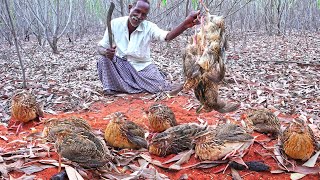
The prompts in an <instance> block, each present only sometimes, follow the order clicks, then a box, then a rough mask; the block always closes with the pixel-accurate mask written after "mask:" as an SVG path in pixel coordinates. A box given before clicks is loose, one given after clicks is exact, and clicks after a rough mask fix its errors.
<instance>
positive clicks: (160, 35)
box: [151, 23, 169, 41]
mask: <svg viewBox="0 0 320 180" xmlns="http://www.w3.org/2000/svg"><path fill="white" fill-rule="evenodd" d="M151 33H152V39H154V40H157V41H165V39H166V36H167V34H168V33H169V31H165V30H162V29H160V28H159V27H158V26H157V25H156V24H154V23H151Z"/></svg>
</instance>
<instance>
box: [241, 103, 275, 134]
mask: <svg viewBox="0 0 320 180" xmlns="http://www.w3.org/2000/svg"><path fill="white" fill-rule="evenodd" d="M247 121H248V124H249V125H252V126H253V127H252V128H253V130H255V131H257V132H260V133H266V134H271V138H272V139H276V138H277V137H278V135H279V133H280V122H279V119H278V117H277V116H275V115H274V114H273V113H272V112H270V111H269V110H267V109H259V110H254V111H252V112H250V113H249V114H248V116H247Z"/></svg>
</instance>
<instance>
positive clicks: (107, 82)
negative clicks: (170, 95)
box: [97, 0, 199, 94]
mask: <svg viewBox="0 0 320 180" xmlns="http://www.w3.org/2000/svg"><path fill="white" fill-rule="evenodd" d="M149 10H150V2H149V1H148V0H135V1H134V3H133V4H132V5H129V16H125V17H119V18H116V19H113V20H112V21H111V30H112V35H113V47H110V45H109V43H108V38H109V37H108V29H106V31H105V34H104V36H103V39H102V40H101V41H99V43H98V53H99V54H100V55H101V57H100V58H99V60H98V62H97V68H98V74H99V78H100V81H101V82H102V85H103V90H104V92H105V94H116V93H141V92H149V93H157V92H161V91H167V90H170V89H171V87H170V84H169V83H168V82H166V80H165V78H164V76H163V75H162V74H161V73H160V71H159V70H158V69H157V67H156V65H154V64H153V63H152V60H151V57H150V43H151V41H152V40H158V41H170V40H172V39H174V38H175V37H177V36H178V35H180V34H181V33H182V32H183V31H185V30H186V29H188V28H190V27H193V26H194V25H195V24H197V23H199V21H198V18H197V17H198V15H199V11H197V12H191V13H190V15H189V16H188V17H187V18H186V19H185V20H184V21H183V22H182V23H181V24H180V25H178V26H177V27H175V28H174V29H173V30H172V31H170V32H169V31H165V30H162V29H160V28H159V27H158V26H157V25H156V24H154V23H152V22H150V21H147V20H146V18H147V16H148V13H149Z"/></svg>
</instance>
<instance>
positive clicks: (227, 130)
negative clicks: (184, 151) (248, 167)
mask: <svg viewBox="0 0 320 180" xmlns="http://www.w3.org/2000/svg"><path fill="white" fill-rule="evenodd" d="M253 142H254V139H253V137H252V136H251V135H250V134H247V133H246V131H245V130H243V129H242V128H241V127H240V126H238V125H235V124H224V125H220V126H218V127H217V128H216V132H214V131H211V133H207V134H204V135H202V136H199V137H198V138H197V139H196V140H195V144H196V146H195V153H196V157H198V158H199V159H200V160H209V161H215V160H219V159H226V158H229V157H234V156H236V157H240V158H241V157H243V156H244V154H245V153H246V151H247V150H248V148H249V147H250V146H251V145H252V144H253Z"/></svg>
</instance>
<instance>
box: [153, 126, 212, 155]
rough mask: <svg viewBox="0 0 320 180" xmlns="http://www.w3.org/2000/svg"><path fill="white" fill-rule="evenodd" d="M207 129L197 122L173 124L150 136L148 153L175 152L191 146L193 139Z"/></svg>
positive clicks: (165, 153) (164, 153)
mask: <svg viewBox="0 0 320 180" xmlns="http://www.w3.org/2000/svg"><path fill="white" fill-rule="evenodd" d="M206 131H207V126H202V125H198V124H191V123H190V124H181V125H177V126H173V127H171V128H169V129H167V130H165V131H164V132H162V133H158V134H156V135H155V136H154V137H152V139H151V142H150V144H149V153H151V154H154V155H157V156H166V155H169V154H177V153H179V152H182V151H184V150H188V149H192V148H193V146H194V145H193V143H192V141H193V139H194V138H195V137H196V136H198V135H200V134H202V133H205V132H206Z"/></svg>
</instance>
